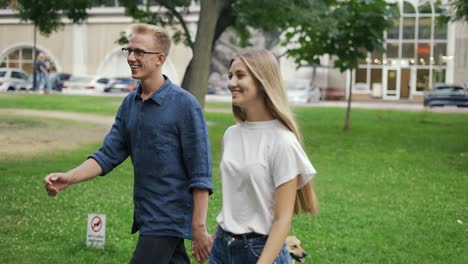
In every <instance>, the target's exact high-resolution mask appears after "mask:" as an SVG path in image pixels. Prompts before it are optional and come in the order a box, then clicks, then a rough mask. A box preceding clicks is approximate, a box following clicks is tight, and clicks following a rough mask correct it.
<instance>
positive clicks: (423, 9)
mask: <svg viewBox="0 0 468 264" xmlns="http://www.w3.org/2000/svg"><path fill="white" fill-rule="evenodd" d="M418 10H419V13H422V14H432V7H431V3H429V1H427V2H426V3H424V4H423V5H421V6H419V8H418Z"/></svg>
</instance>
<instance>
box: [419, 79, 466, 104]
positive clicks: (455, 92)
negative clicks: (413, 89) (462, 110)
mask: <svg viewBox="0 0 468 264" xmlns="http://www.w3.org/2000/svg"><path fill="white" fill-rule="evenodd" d="M445 105H454V106H455V105H456V106H458V107H468V91H467V90H466V89H464V88H463V87H462V86H459V85H449V84H439V85H436V86H435V87H434V88H433V89H432V90H430V91H428V92H426V93H425V94H424V106H429V107H433V106H445Z"/></svg>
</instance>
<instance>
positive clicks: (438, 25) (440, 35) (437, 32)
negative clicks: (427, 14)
mask: <svg viewBox="0 0 468 264" xmlns="http://www.w3.org/2000/svg"><path fill="white" fill-rule="evenodd" d="M434 39H447V24H446V23H443V22H441V21H440V20H439V19H436V22H435V25H434Z"/></svg>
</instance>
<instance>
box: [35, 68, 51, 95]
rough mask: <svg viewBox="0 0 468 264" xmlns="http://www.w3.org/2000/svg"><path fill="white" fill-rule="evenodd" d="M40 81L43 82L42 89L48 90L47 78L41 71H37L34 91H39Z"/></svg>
mask: <svg viewBox="0 0 468 264" xmlns="http://www.w3.org/2000/svg"><path fill="white" fill-rule="evenodd" d="M42 82H44V90H46V91H50V82H49V78H48V76H47V75H46V74H45V73H44V72H42V71H39V72H37V73H36V87H34V91H39V89H40V88H41V85H42Z"/></svg>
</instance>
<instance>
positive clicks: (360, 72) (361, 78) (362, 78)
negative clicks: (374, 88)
mask: <svg viewBox="0 0 468 264" xmlns="http://www.w3.org/2000/svg"><path fill="white" fill-rule="evenodd" d="M356 83H367V69H366V68H359V69H357V70H356Z"/></svg>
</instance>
